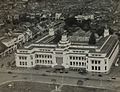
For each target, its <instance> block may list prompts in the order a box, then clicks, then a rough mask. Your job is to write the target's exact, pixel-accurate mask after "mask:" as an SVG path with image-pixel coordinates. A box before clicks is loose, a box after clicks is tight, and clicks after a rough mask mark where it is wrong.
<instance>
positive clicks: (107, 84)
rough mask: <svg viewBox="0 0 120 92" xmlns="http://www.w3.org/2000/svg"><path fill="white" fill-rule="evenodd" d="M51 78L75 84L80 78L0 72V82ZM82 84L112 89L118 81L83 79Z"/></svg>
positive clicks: (36, 80) (43, 80)
mask: <svg viewBox="0 0 120 92" xmlns="http://www.w3.org/2000/svg"><path fill="white" fill-rule="evenodd" d="M52 79H56V83H63V84H64V85H72V86H73V85H77V81H78V79H80V78H67V77H65V78H64V76H61V77H54V76H41V75H39V74H38V75H37V74H36V75H32V74H17V73H13V74H8V73H0V83H1V84H3V83H5V82H7V81H12V80H26V81H35V82H42V83H44V82H45V83H48V82H51V83H52V81H51V80H52ZM81 80H83V81H84V83H83V86H88V87H96V88H107V89H114V88H115V87H117V88H118V87H119V86H120V82H116V81H102V80H84V79H81Z"/></svg>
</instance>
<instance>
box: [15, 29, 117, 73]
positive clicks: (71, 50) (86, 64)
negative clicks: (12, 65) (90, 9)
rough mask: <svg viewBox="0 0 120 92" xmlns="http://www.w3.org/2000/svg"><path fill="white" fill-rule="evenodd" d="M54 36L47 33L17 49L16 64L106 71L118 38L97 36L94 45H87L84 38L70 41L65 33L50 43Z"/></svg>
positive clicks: (109, 65)
mask: <svg viewBox="0 0 120 92" xmlns="http://www.w3.org/2000/svg"><path fill="white" fill-rule="evenodd" d="M50 31H51V30H50ZM53 33H54V32H53ZM54 38H55V37H54V35H49V34H48V35H46V36H45V37H44V38H41V39H38V40H36V41H34V42H33V43H31V44H29V45H28V44H27V45H25V46H24V48H21V49H18V50H17V53H16V54H15V58H16V66H17V67H35V66H36V65H40V66H46V67H53V68H54V67H55V66H62V67H65V68H73V69H75V68H76V69H86V70H87V71H88V72H99V73H108V72H109V71H110V68H111V66H112V64H114V62H115V61H116V60H117V55H118V52H119V41H118V40H117V38H116V36H115V35H106V36H105V37H101V38H100V39H99V40H98V41H97V43H96V44H95V45H89V44H88V43H87V42H84V41H83V42H79V41H77V42H76V41H70V39H68V37H67V35H66V34H63V35H62V38H61V40H60V41H59V43H58V44H55V43H54V42H53V40H54Z"/></svg>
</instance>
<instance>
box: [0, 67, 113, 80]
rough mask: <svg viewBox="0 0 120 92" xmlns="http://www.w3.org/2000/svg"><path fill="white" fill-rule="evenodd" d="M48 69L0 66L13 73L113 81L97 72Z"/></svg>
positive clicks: (2, 70) (0, 70) (0, 69)
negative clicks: (50, 70) (55, 71)
mask: <svg viewBox="0 0 120 92" xmlns="http://www.w3.org/2000/svg"><path fill="white" fill-rule="evenodd" d="M46 70H47V69H39V70H35V69H29V68H22V69H21V68H16V69H11V68H0V72H8V71H11V72H12V73H21V74H32V75H43V76H56V77H69V78H77V79H86V80H89V79H92V80H105V81H111V80H110V77H109V76H102V77H99V76H98V75H97V74H96V75H94V76H93V75H92V74H90V73H87V74H79V73H78V72H75V71H69V72H68V73H52V72H46Z"/></svg>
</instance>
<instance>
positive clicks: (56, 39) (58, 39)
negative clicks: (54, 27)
mask: <svg viewBox="0 0 120 92" xmlns="http://www.w3.org/2000/svg"><path fill="white" fill-rule="evenodd" d="M61 37H62V33H61V31H60V30H58V31H57V32H56V34H55V38H54V42H55V43H58V42H59V41H60V40H61Z"/></svg>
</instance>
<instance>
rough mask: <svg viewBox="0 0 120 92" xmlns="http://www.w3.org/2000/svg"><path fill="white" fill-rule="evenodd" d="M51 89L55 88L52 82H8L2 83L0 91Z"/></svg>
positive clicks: (41, 91) (26, 91)
mask: <svg viewBox="0 0 120 92" xmlns="http://www.w3.org/2000/svg"><path fill="white" fill-rule="evenodd" d="M11 85H12V86H11ZM53 89H55V85H53V84H43V83H36V82H10V83H6V84H4V85H2V86H1V87H0V92H51V91H52V90H53Z"/></svg>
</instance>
